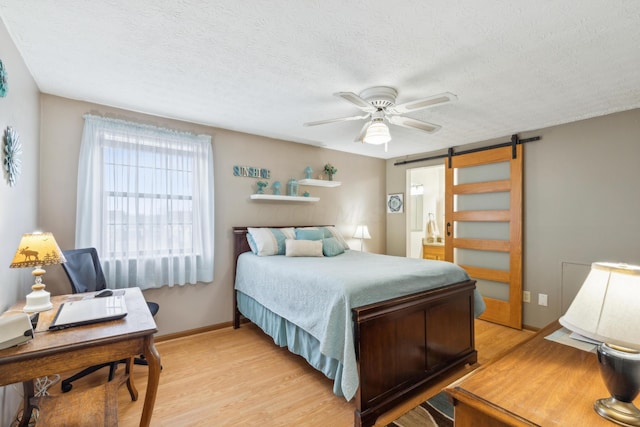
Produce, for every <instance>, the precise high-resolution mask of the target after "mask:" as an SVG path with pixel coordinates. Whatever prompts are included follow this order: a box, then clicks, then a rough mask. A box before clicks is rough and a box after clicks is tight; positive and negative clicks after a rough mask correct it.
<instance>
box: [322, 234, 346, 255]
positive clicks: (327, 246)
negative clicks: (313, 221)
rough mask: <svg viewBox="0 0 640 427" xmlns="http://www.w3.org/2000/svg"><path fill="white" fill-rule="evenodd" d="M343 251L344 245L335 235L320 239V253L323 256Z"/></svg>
mask: <svg viewBox="0 0 640 427" xmlns="http://www.w3.org/2000/svg"><path fill="white" fill-rule="evenodd" d="M343 253H344V247H343V246H342V245H341V244H340V242H339V241H338V239H336V238H335V237H329V238H328V239H322V254H323V255H324V256H336V255H340V254H343Z"/></svg>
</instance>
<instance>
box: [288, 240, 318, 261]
mask: <svg viewBox="0 0 640 427" xmlns="http://www.w3.org/2000/svg"><path fill="white" fill-rule="evenodd" d="M284 244H285V246H286V248H287V249H286V252H285V255H286V256H309V257H313V256H324V255H323V253H322V240H293V239H287V240H285V241H284Z"/></svg>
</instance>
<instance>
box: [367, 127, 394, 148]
mask: <svg viewBox="0 0 640 427" xmlns="http://www.w3.org/2000/svg"><path fill="white" fill-rule="evenodd" d="M362 140H363V141H364V142H366V143H367V144H375V145H380V144H386V143H387V142H389V141H391V134H390V133H389V128H388V127H387V125H385V124H384V123H382V122H373V123H371V125H370V126H369V127H368V128H367V133H366V134H365V135H364V138H363V139H362Z"/></svg>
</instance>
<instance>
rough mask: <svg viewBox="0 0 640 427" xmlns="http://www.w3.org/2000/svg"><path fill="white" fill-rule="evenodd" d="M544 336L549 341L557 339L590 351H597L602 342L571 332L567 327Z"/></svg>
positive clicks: (558, 341) (562, 342)
mask: <svg viewBox="0 0 640 427" xmlns="http://www.w3.org/2000/svg"><path fill="white" fill-rule="evenodd" d="M544 338H545V339H547V340H549V341H555V342H557V343H560V344H564V345H568V346H570V347H575V348H577V349H579V350H582V351H589V352H592V353H595V351H596V348H597V347H598V345H599V344H600V342H598V341H595V340H592V339H590V338H587V337H585V336H582V335H579V334H576V333H575V332H571V331H570V330H569V329H567V328H560V329H558V330H557V331H555V332H553V333H552V334H550V335H547V336H546V337H544Z"/></svg>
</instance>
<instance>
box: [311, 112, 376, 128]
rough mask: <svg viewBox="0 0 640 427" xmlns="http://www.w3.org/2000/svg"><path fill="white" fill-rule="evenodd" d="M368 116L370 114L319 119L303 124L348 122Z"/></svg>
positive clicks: (315, 124)
mask: <svg viewBox="0 0 640 427" xmlns="http://www.w3.org/2000/svg"><path fill="white" fill-rule="evenodd" d="M369 116H370V114H364V115H362V116H353V117H341V118H339V119H329V120H320V121H317V122H308V123H304V124H303V125H304V126H317V125H324V124H326V123H335V122H348V121H351V120H364V119H368V118H369Z"/></svg>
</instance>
